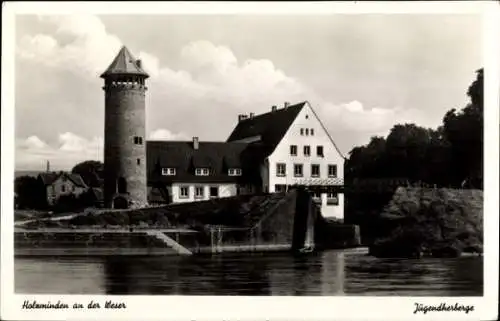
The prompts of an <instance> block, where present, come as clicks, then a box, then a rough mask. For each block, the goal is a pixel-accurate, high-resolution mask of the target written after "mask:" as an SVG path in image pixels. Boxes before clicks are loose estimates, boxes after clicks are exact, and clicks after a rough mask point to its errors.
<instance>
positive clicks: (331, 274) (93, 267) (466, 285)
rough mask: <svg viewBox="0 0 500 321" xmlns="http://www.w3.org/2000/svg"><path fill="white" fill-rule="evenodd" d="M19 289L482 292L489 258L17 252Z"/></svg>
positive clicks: (68, 291)
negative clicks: (27, 254)
mask: <svg viewBox="0 0 500 321" xmlns="http://www.w3.org/2000/svg"><path fill="white" fill-rule="evenodd" d="M15 287H16V292H21V293H52V294H55V293H58V294H101V293H106V294H120V295H123V294H148V295H249V296H251V295H309V296H310V295H313V296H314V295H370V296H376V295H384V296H387V295H401V296H470V295H473V296H480V295H482V292H483V261H482V258H481V257H468V258H459V259H445V260H440V259H424V260H397V259H392V260H389V259H375V258H372V257H369V256H364V255H359V254H348V253H345V252H343V251H325V252H322V253H317V254H312V255H308V256H292V255H289V254H253V255H244V254H237V255H236V254H232V255H218V256H213V257H212V256H196V257H106V258H95V257H94V258H51V259H48V258H29V259H28V258H16V259H15Z"/></svg>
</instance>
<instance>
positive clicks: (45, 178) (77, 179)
mask: <svg viewBox="0 0 500 321" xmlns="http://www.w3.org/2000/svg"><path fill="white" fill-rule="evenodd" d="M61 176H65V177H66V178H67V179H69V180H70V181H71V182H73V184H75V185H76V186H78V187H84V188H86V187H87V185H86V184H85V182H84V181H83V179H82V177H81V176H80V175H78V174H73V173H66V172H44V173H40V175H39V176H38V177H40V179H41V181H42V182H43V184H44V185H45V186H48V185H52V184H53V183H54V182H55V181H56V180H57V179H58V178H59V177H61Z"/></svg>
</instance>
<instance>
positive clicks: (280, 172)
mask: <svg viewBox="0 0 500 321" xmlns="http://www.w3.org/2000/svg"><path fill="white" fill-rule="evenodd" d="M276 176H286V164H283V163H278V164H276Z"/></svg>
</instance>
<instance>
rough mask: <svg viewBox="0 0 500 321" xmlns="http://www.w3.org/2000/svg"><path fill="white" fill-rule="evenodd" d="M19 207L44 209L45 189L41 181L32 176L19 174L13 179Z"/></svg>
mask: <svg viewBox="0 0 500 321" xmlns="http://www.w3.org/2000/svg"><path fill="white" fill-rule="evenodd" d="M14 191H15V193H16V195H17V198H16V201H17V207H18V208H19V209H44V208H46V207H47V198H46V191H45V187H44V185H43V183H42V182H41V181H40V180H39V179H37V178H36V177H32V176H20V177H17V178H16V179H15V180H14Z"/></svg>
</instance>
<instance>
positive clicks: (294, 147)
mask: <svg viewBox="0 0 500 321" xmlns="http://www.w3.org/2000/svg"><path fill="white" fill-rule="evenodd" d="M290 155H292V156H297V145H290Z"/></svg>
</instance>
